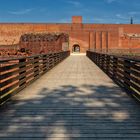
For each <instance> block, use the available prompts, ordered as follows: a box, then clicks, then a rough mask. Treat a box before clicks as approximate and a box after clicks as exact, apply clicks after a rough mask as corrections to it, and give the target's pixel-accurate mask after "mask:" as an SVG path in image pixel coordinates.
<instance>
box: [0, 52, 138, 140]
mask: <svg viewBox="0 0 140 140" xmlns="http://www.w3.org/2000/svg"><path fill="white" fill-rule="evenodd" d="M20 139H21V140H30V139H34V140H93V139H99V140H105V139H107V140H118V139H121V140H122V139H126V140H139V139H140V105H139V103H138V102H136V101H135V100H134V99H132V98H131V97H129V96H128V95H127V94H126V93H125V92H123V91H122V90H121V89H120V88H119V87H118V86H117V85H116V84H114V83H113V81H112V80H111V79H110V78H109V77H108V76H107V75H106V74H104V73H103V72H102V71H101V70H100V69H99V68H98V67H97V66H96V65H95V64H93V62H91V61H90V60H89V59H88V58H87V57H86V56H84V55H73V56H70V57H69V58H67V59H66V60H64V61H63V62H62V63H60V64H59V65H57V66H56V67H55V68H53V69H52V70H51V71H49V72H48V73H47V74H45V75H44V76H42V77H41V78H40V79H38V80H37V81H36V82H34V83H33V84H32V85H30V86H29V87H27V88H26V89H25V90H23V91H21V92H20V93H19V94H18V95H16V96H14V97H13V98H12V101H10V102H8V103H7V104H6V105H5V106H4V107H3V108H2V109H1V111H0V140H20Z"/></svg>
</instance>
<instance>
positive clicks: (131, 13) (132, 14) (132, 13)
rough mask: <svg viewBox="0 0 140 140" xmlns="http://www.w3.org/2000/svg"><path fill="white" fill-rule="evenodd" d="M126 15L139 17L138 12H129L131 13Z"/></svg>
mask: <svg viewBox="0 0 140 140" xmlns="http://www.w3.org/2000/svg"><path fill="white" fill-rule="evenodd" d="M128 14H129V15H131V16H135V15H139V14H140V12H139V11H131V12H128Z"/></svg>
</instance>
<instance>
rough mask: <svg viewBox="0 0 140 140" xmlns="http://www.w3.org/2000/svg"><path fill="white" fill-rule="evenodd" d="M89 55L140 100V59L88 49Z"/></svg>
mask: <svg viewBox="0 0 140 140" xmlns="http://www.w3.org/2000/svg"><path fill="white" fill-rule="evenodd" d="M87 56H88V57H89V58H90V59H91V60H92V61H93V62H94V63H95V64H96V65H97V66H99V67H100V68H101V69H102V70H103V71H104V72H105V73H106V74H107V75H108V76H109V77H111V78H112V79H113V80H114V81H115V82H116V83H117V84H119V85H120V86H121V87H123V88H125V89H126V90H127V91H128V93H130V94H131V95H132V96H134V97H135V98H136V99H138V100H139V101H140V60H135V59H129V58H125V57H117V56H114V55H108V54H100V53H96V52H92V51H87Z"/></svg>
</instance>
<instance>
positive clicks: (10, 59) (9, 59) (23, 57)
mask: <svg viewBox="0 0 140 140" xmlns="http://www.w3.org/2000/svg"><path fill="white" fill-rule="evenodd" d="M61 52H68V51H59V52H52V53H51V52H49V53H47V54H36V55H31V56H21V57H20V56H19V57H14V58H6V59H4V60H0V63H2V62H7V61H12V60H21V59H26V58H34V57H38V56H43V55H50V54H55V53H61Z"/></svg>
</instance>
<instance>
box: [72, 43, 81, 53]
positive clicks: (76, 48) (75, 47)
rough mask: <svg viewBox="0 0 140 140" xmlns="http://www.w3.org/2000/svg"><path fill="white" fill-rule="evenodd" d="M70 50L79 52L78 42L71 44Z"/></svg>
mask: <svg viewBox="0 0 140 140" xmlns="http://www.w3.org/2000/svg"><path fill="white" fill-rule="evenodd" d="M72 52H76V53H80V46H79V45H78V44H75V45H73V47H72Z"/></svg>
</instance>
